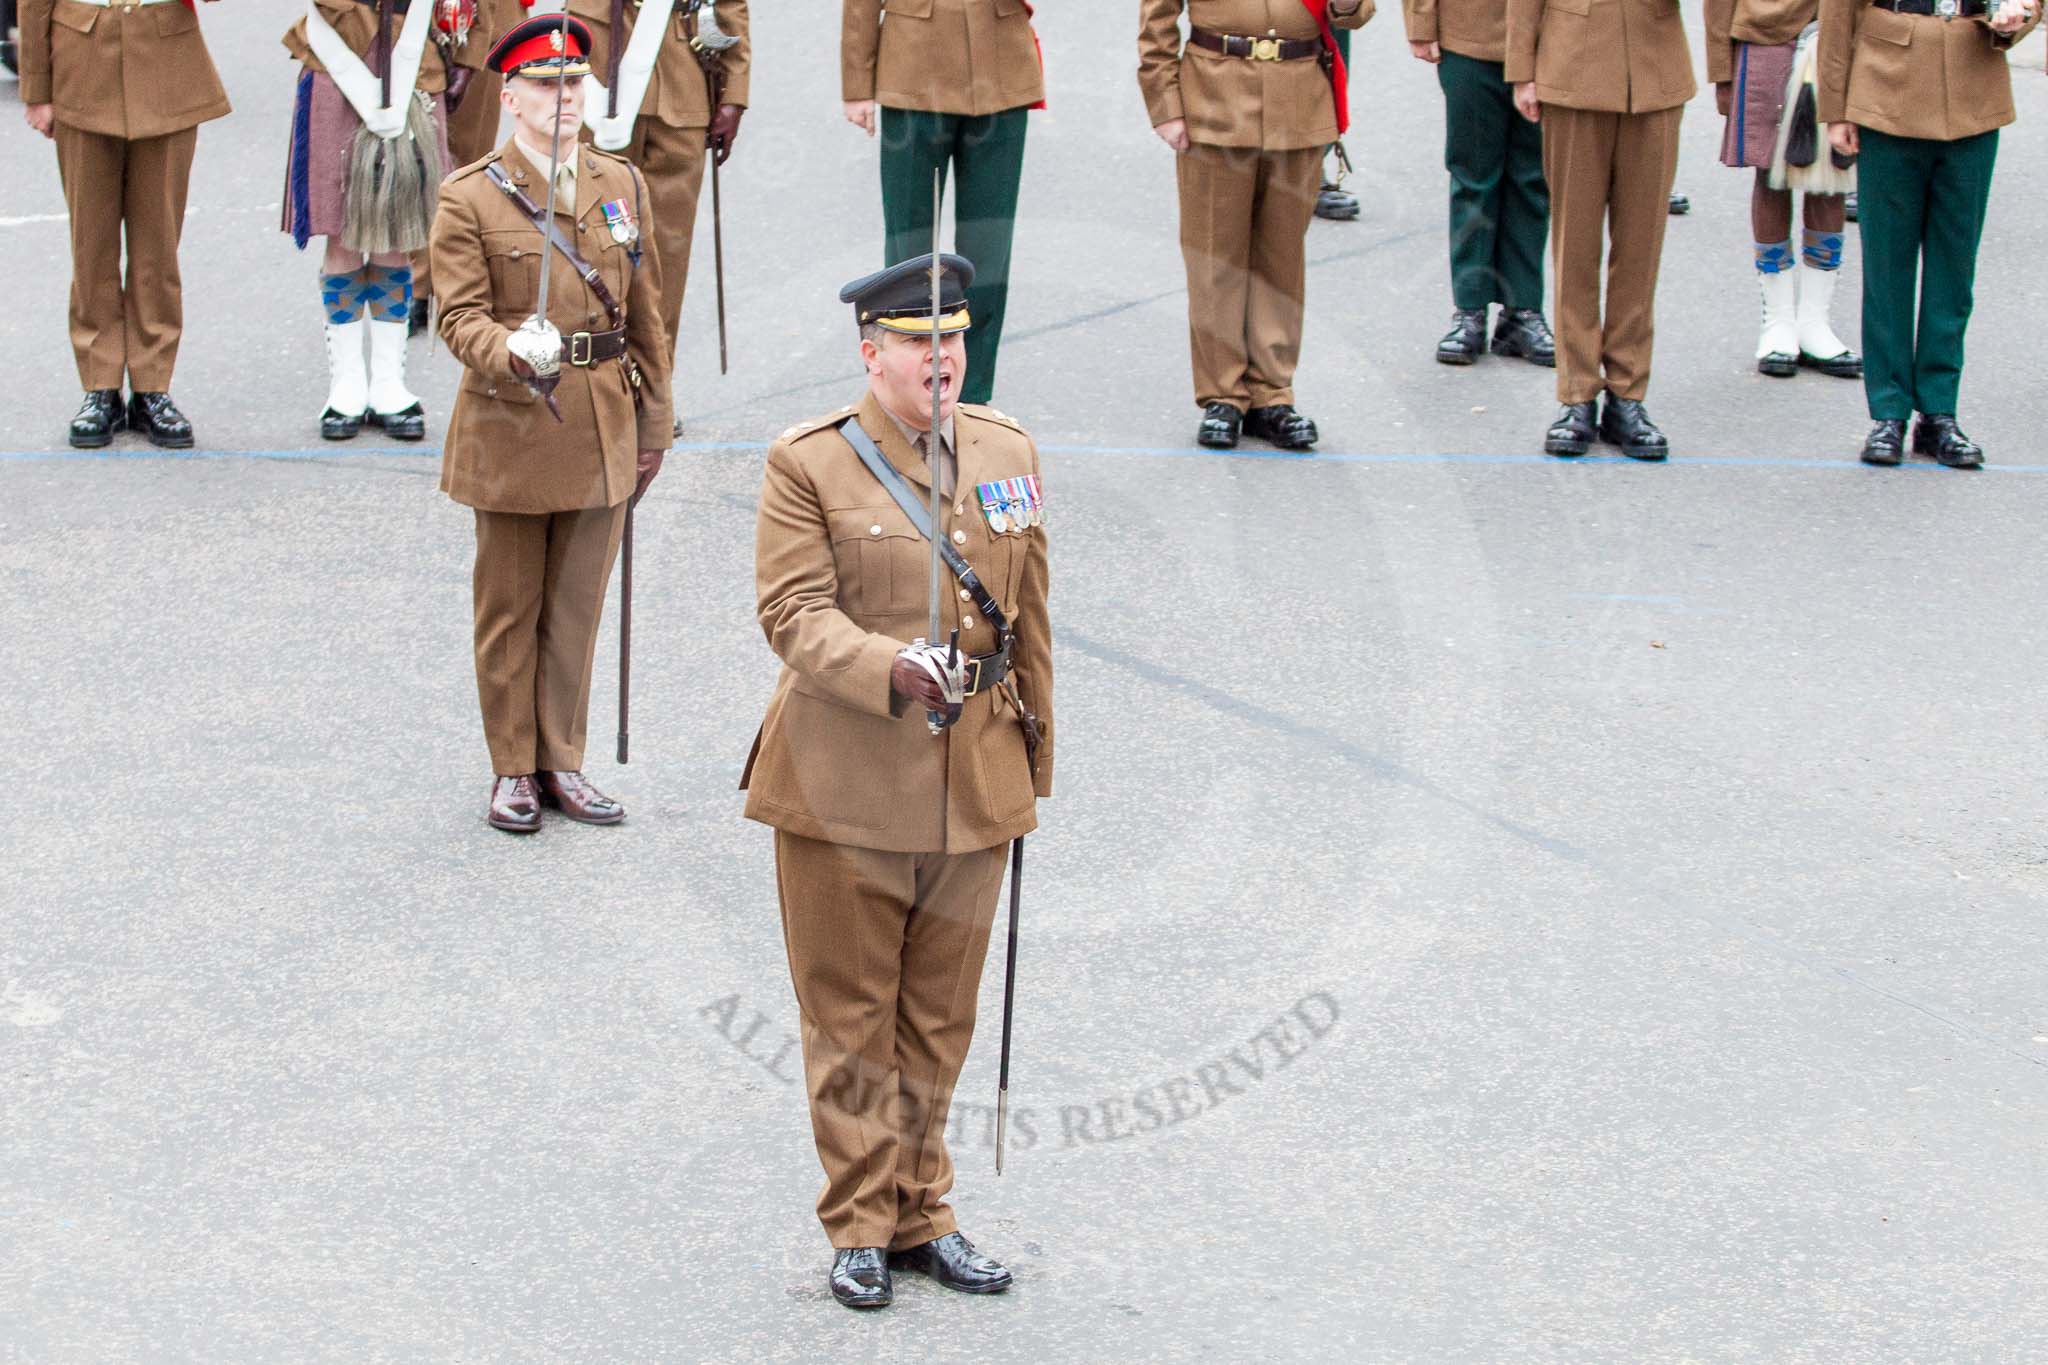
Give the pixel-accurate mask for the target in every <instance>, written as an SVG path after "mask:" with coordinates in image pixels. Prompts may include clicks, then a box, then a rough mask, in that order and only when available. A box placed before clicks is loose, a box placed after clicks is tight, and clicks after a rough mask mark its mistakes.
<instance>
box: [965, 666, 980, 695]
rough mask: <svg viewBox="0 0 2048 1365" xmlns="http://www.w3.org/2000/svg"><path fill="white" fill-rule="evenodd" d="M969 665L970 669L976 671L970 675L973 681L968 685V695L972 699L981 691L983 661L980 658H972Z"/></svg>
mask: <svg viewBox="0 0 2048 1365" xmlns="http://www.w3.org/2000/svg"><path fill="white" fill-rule="evenodd" d="M967 664H968V667H969V668H971V669H973V670H974V671H973V673H972V674H970V675H969V676H970V677H971V679H972V681H970V682H969V683H968V684H967V695H968V696H970V697H971V696H974V695H975V694H976V693H978V692H980V691H981V659H980V658H979V657H976V658H971V659H969V660H968V661H967Z"/></svg>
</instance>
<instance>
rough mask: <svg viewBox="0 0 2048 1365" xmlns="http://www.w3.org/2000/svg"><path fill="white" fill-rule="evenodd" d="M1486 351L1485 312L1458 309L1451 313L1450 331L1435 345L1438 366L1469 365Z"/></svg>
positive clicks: (1475, 309)
mask: <svg viewBox="0 0 2048 1365" xmlns="http://www.w3.org/2000/svg"><path fill="white" fill-rule="evenodd" d="M1485 349H1486V310H1485V309H1484V308H1458V309H1454V310H1452V312H1451V330H1450V331H1448V332H1445V333H1444V337H1443V340H1442V341H1439V342H1438V343H1437V344H1436V363H1437V364H1439V365H1470V364H1471V363H1472V362H1473V361H1475V360H1477V359H1479V353H1480V352H1481V351H1483V350H1485Z"/></svg>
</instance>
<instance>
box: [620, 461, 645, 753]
mask: <svg viewBox="0 0 2048 1365" xmlns="http://www.w3.org/2000/svg"><path fill="white" fill-rule="evenodd" d="M638 501H640V499H638V498H637V497H636V498H628V499H627V500H626V529H625V532H624V534H623V535H622V536H621V538H620V540H619V762H620V763H624V762H625V761H626V729H627V724H626V722H627V719H628V717H629V716H630V714H631V712H632V709H633V504H634V503H637V502H638Z"/></svg>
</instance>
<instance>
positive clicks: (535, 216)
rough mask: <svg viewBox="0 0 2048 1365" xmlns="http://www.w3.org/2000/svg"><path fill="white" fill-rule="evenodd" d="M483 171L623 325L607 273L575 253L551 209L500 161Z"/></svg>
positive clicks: (623, 314) (616, 322)
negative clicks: (551, 217) (536, 199)
mask: <svg viewBox="0 0 2048 1365" xmlns="http://www.w3.org/2000/svg"><path fill="white" fill-rule="evenodd" d="M484 174H485V175H488V176H489V177H490V178H491V183H492V184H493V185H496V186H497V187H498V188H499V189H501V190H503V191H504V192H505V197H506V198H507V199H510V200H511V201H512V202H513V203H515V204H517V205H518V206H519V211H520V212H521V213H523V214H525V215H526V216H527V217H528V218H531V219H532V220H533V225H534V226H535V227H536V228H538V229H540V234H541V236H543V237H545V238H547V240H548V241H549V243H550V244H552V245H553V246H554V248H555V250H557V251H559V252H561V253H562V259H563V260H565V261H567V262H568V263H569V267H570V269H572V270H574V271H575V272H576V273H577V275H578V276H580V277H581V278H582V280H583V283H584V285H585V286H586V287H587V288H588V289H589V290H590V292H591V294H593V295H594V296H595V297H596V299H597V301H598V302H599V303H601V304H603V305H604V311H605V312H606V313H608V314H610V315H611V320H612V326H613V328H615V329H616V328H620V327H624V326H625V325H626V310H625V309H623V308H621V307H619V301H618V300H617V299H615V298H613V297H612V291H611V289H610V288H609V287H608V286H607V285H606V284H605V282H604V276H602V275H600V274H598V273H597V267H596V266H594V265H592V264H591V263H590V262H588V261H586V260H584V259H583V258H582V257H581V256H579V255H577V254H576V247H575V245H574V244H573V243H571V242H570V241H569V239H568V238H566V237H564V236H563V235H562V229H561V228H559V227H557V226H556V225H555V224H554V223H553V222H551V221H549V219H548V211H547V210H546V209H544V208H542V207H541V206H540V205H538V204H536V203H534V202H533V199H532V197H531V196H529V195H528V194H527V193H526V191H525V190H522V189H520V188H519V187H518V186H517V185H515V184H513V183H512V177H511V176H509V175H507V174H505V168H504V167H503V166H500V165H499V164H498V163H497V162H495V161H493V162H492V163H491V164H490V165H488V166H486V167H484Z"/></svg>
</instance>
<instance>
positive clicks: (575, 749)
mask: <svg viewBox="0 0 2048 1365" xmlns="http://www.w3.org/2000/svg"><path fill="white" fill-rule="evenodd" d="M625 525H626V504H624V503H620V504H619V505H618V506H617V507H591V508H586V509H584V510H583V511H580V512H554V513H549V514H543V515H539V516H527V515H523V514H520V513H516V512H485V511H483V510H481V509H479V510H478V511H477V514H476V573H475V578H474V587H475V593H476V692H477V700H478V701H479V702H481V703H482V705H483V713H484V738H485V740H486V741H487V742H488V743H489V744H490V748H491V767H492V769H493V770H494V771H495V772H496V773H497V774H498V776H500V777H518V776H520V775H522V774H525V773H533V772H542V771H546V772H575V771H578V770H580V769H581V768H582V767H583V739H584V734H585V731H586V730H587V729H588V726H589V720H590V671H591V664H592V661H593V659H594V658H595V655H596V651H597V624H598V619H599V618H600V617H601V616H602V615H603V614H604V594H605V588H606V586H607V585H608V584H609V583H610V581H611V572H612V561H613V560H614V559H615V558H616V557H617V556H618V552H619V535H620V532H622V531H623V530H624V529H625Z"/></svg>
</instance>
